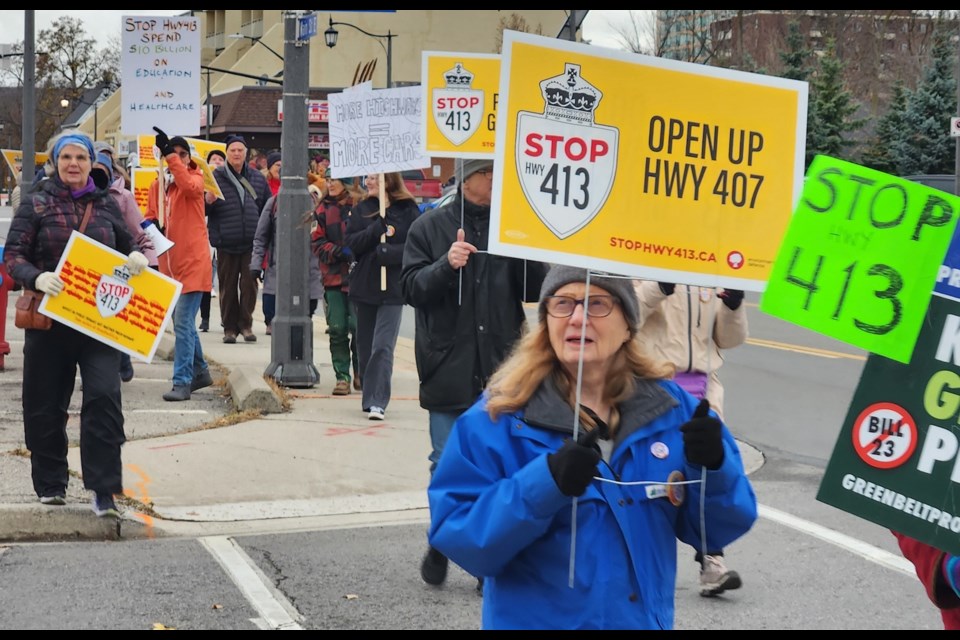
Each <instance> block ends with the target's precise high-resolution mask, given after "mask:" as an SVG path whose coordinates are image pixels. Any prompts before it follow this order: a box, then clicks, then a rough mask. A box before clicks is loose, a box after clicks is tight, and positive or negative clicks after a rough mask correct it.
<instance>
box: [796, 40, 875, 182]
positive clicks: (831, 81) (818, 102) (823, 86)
mask: <svg viewBox="0 0 960 640" xmlns="http://www.w3.org/2000/svg"><path fill="white" fill-rule="evenodd" d="M810 89H811V94H812V97H811V100H810V102H811V105H812V107H811V108H810V115H811V116H814V117H813V118H811V117H808V118H807V153H806V166H808V167H809V166H810V162H811V161H812V160H813V157H814V156H816V155H818V154H822V155H827V156H831V157H834V158H840V159H844V160H848V159H850V158H847V157H846V151H847V149H849V148H850V147H852V146H853V145H854V144H855V141H853V140H850V139H849V138H848V137H847V135H848V134H849V133H851V132H853V131H856V130H858V129H860V128H861V127H863V125H864V121H863V120H853V119H852V118H853V114H855V113H856V112H857V103H856V101H855V99H854V97H853V94H851V93H850V92H849V91H847V90H846V89H845V88H844V86H843V63H842V62H841V61H840V59H839V58H837V48H836V41H835V40H833V39H831V40H828V41H827V45H826V48H825V50H824V53H823V57H822V58H821V59H820V69H819V72H818V73H817V75H816V77H815V78H814V80H813V84H812V85H811V87H810Z"/></svg>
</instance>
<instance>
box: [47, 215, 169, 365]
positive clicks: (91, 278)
mask: <svg viewBox="0 0 960 640" xmlns="http://www.w3.org/2000/svg"><path fill="white" fill-rule="evenodd" d="M126 260H127V257H126V256H125V255H123V254H122V253H120V252H118V251H115V250H113V249H111V248H109V247H106V246H104V245H102V244H100V243H99V242H97V241H96V240H92V239H91V238H88V237H87V236H85V235H83V234H81V233H78V232H77V231H74V232H73V233H71V234H70V239H69V240H68V241H67V246H66V249H65V250H64V252H63V255H62V256H61V258H60V263H59V264H58V265H57V271H56V273H57V275H59V276H60V279H61V280H63V282H64V285H65V286H64V289H63V291H62V292H61V293H60V294H59V295H58V296H56V297H55V298H51V297H50V296H44V297H43V300H42V302H41V303H40V306H39V307H38V309H39V310H40V312H42V313H43V314H44V315H47V316H50V317H51V318H53V319H54V320H57V321H59V322H62V323H63V324H65V325H67V326H69V327H72V328H74V329H76V330H77V331H79V332H81V333H84V334H86V335H88V336H90V337H91V338H95V339H97V340H99V341H100V342H103V343H104V344H108V345H110V346H112V347H115V348H116V349H119V350H120V351H123V352H124V353H127V354H129V355H130V356H132V357H136V358H138V359H140V360H143V361H144V362H150V361H151V360H153V356H154V354H155V353H156V351H157V347H158V346H159V344H160V338H161V337H162V336H163V330H164V326H165V325H166V323H167V320H168V318H170V317H171V316H172V313H173V308H174V306H175V305H176V303H177V299H178V298H179V297H180V290H181V288H182V286H183V285H181V284H180V283H179V282H177V281H176V280H174V279H173V278H169V277H167V276H165V275H163V274H162V273H160V272H159V271H154V270H153V269H145V270H144V271H143V273H141V274H140V275H137V276H132V277H131V276H130V274H129V272H128V271H127V270H126V268H125V267H124V266H123V264H124V263H125V262H126Z"/></svg>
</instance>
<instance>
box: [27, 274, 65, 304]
mask: <svg viewBox="0 0 960 640" xmlns="http://www.w3.org/2000/svg"><path fill="white" fill-rule="evenodd" d="M33 286H34V287H36V289H37V291H42V292H43V293H45V294H47V295H48V296H50V297H54V298H55V297H56V296H57V294H59V293H60V292H61V291H63V280H61V279H60V277H59V276H58V275H57V274H55V273H54V272H53V271H44V272H43V273H41V274H40V275H38V276H37V281H36V282H35V283H34V285H33Z"/></svg>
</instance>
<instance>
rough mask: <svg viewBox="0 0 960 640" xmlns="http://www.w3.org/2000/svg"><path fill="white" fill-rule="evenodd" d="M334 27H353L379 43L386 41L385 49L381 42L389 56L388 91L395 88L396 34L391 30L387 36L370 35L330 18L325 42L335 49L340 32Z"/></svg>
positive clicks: (351, 25) (325, 33) (357, 28)
mask: <svg viewBox="0 0 960 640" xmlns="http://www.w3.org/2000/svg"><path fill="white" fill-rule="evenodd" d="M334 25H340V26H344V27H352V28H354V29H356V30H357V31H359V32H360V33H362V34H364V35H368V36H370V37H371V38H377V39H378V40H377V41H378V42H379V41H380V39H386V41H387V46H386V47H383V43H382V42H380V46H381V47H383V50H384V51H385V52H386V54H387V89H389V88H391V87H393V39H394V38H396V37H397V35H396V34H395V33H390V30H389V29H388V30H387V33H386V34H382V33H370V32H369V31H365V30H363V29H361V28H360V27H358V26H357V25H355V24H350V23H349V22H334V21H333V18H332V17H331V18H330V26H329V27H328V28H327V30H326V31H324V32H323V40H324V42H326V44H327V46H328V47H330V48H331V49H333V48H334V47H335V46H337V37H338V36H339V35H340V34H339V32H338V31H337V30H336V29H334V28H333V27H334Z"/></svg>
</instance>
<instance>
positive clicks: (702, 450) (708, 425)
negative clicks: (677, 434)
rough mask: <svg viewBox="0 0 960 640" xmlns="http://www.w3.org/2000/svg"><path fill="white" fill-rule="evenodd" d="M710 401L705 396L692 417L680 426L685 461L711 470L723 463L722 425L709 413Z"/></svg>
mask: <svg viewBox="0 0 960 640" xmlns="http://www.w3.org/2000/svg"><path fill="white" fill-rule="evenodd" d="M709 411H710V402H708V401H707V399H706V398H704V399H703V400H701V401H700V404H699V405H697V410H696V411H694V412H693V418H691V419H690V421H689V422H686V423H684V424H683V426H681V427H680V431H681V432H682V433H683V451H684V454H685V455H686V457H687V462H689V463H690V464H692V465H698V466H704V467H706V468H707V469H710V470H711V471H712V470H714V469H719V468H720V465H721V464H723V436H722V435H721V432H722V430H723V425H722V424H721V423H720V421H719V420H717V419H716V418H714V417H713V416H710V415H709Z"/></svg>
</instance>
